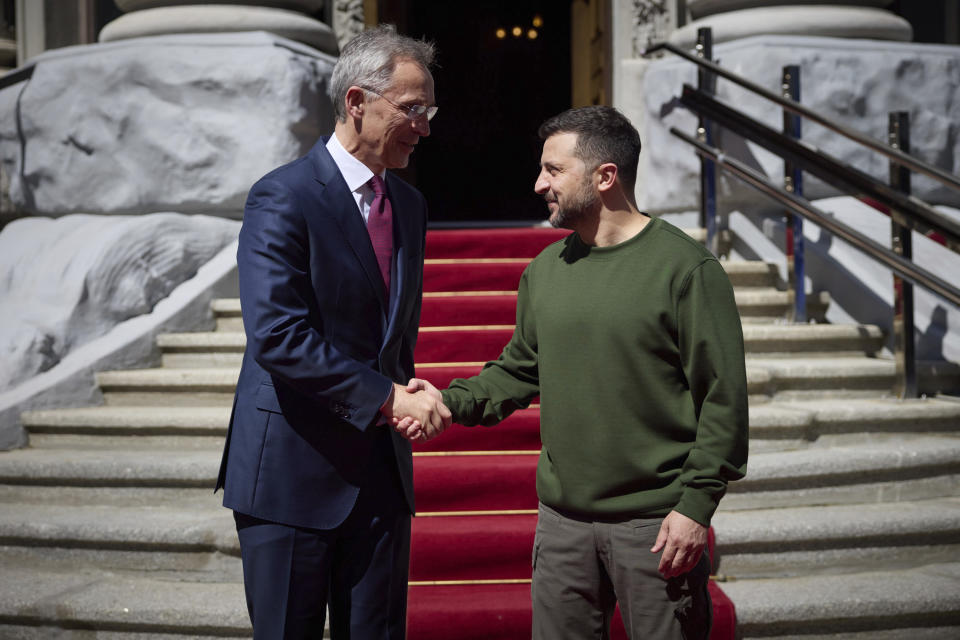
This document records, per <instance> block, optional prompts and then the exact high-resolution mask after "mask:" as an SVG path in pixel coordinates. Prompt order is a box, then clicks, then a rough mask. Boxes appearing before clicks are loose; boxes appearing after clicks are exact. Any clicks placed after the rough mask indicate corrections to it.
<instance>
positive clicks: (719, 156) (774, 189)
mask: <svg viewBox="0 0 960 640" xmlns="http://www.w3.org/2000/svg"><path fill="white" fill-rule="evenodd" d="M670 133H672V134H673V135H675V136H677V137H678V138H680V139H681V140H683V141H684V142H686V143H687V144H690V145H692V146H694V147H695V148H696V151H697V153H698V154H701V155H706V156H707V157H709V158H710V159H712V160H713V161H714V162H715V163H716V164H717V165H718V166H720V167H722V168H724V169H726V170H727V171H729V172H730V173H731V174H732V175H734V176H736V177H737V178H740V179H741V180H743V181H744V182H746V183H747V184H749V185H750V186H752V187H753V188H755V189H757V190H758V191H760V192H762V193H764V194H766V195H768V196H770V197H771V198H773V199H774V200H777V201H779V202H780V203H781V204H783V205H784V206H786V207H788V208H789V209H791V210H792V211H794V212H795V213H799V214H800V215H802V216H803V217H805V218H807V219H809V220H810V221H811V222H814V223H815V224H817V225H819V226H820V227H823V228H824V229H826V230H827V231H830V232H831V233H833V234H834V235H836V236H838V237H839V238H841V239H843V240H845V241H846V242H848V243H850V244H851V245H852V246H854V247H856V248H857V249H859V250H860V251H863V252H864V253H866V254H867V255H870V256H872V257H874V258H876V259H877V260H878V261H880V262H882V263H883V264H885V265H886V266H887V267H889V268H890V269H892V270H893V271H894V272H896V273H899V274H900V275H901V276H903V277H904V278H905V279H907V280H909V281H910V282H912V283H913V284H916V285H919V286H921V287H924V288H925V289H928V290H930V291H932V292H933V293H935V294H937V295H938V296H940V297H941V298H943V299H944V300H946V301H947V302H949V303H951V304H953V305H956V306H958V307H960V289H958V288H956V287H954V286H953V285H951V284H949V283H948V282H946V281H945V280H942V279H940V278H938V277H937V276H936V275H934V274H933V273H931V272H929V271H927V270H926V269H923V268H921V267H918V266H917V265H915V264H913V263H912V262H910V261H908V260H904V259H903V258H901V257H900V256H898V255H897V254H896V253H894V252H893V251H891V250H890V249H887V248H886V247H884V246H883V245H881V244H879V243H878V242H875V241H874V240H871V239H870V238H868V237H866V236H865V235H863V234H861V233H860V232H858V231H856V230H855V229H853V228H852V227H850V226H848V225H846V224H844V223H842V222H840V221H838V220H836V219H835V218H833V217H832V216H831V215H829V214H827V213H825V212H823V211H821V210H820V209H818V208H816V207H814V206H813V205H812V204H810V203H809V202H808V201H806V200H804V199H803V198H799V197H797V196H795V195H793V194H792V193H790V192H789V191H787V190H785V189H783V188H782V187H779V186H777V185H775V184H773V183H772V182H770V181H768V180H767V179H766V177H764V176H763V175H761V174H760V173H758V172H757V171H756V170H754V169H752V168H750V167H748V166H747V165H745V164H743V163H742V162H740V161H739V160H735V159H734V158H730V157H728V156H727V155H726V154H724V153H723V152H722V151H720V150H719V149H716V148H714V147H708V146H706V145H705V144H703V143H702V142H700V141H699V140H697V139H696V138H694V137H692V136H689V135H687V134H686V133H684V132H683V131H680V130H679V129H677V128H676V127H671V128H670Z"/></svg>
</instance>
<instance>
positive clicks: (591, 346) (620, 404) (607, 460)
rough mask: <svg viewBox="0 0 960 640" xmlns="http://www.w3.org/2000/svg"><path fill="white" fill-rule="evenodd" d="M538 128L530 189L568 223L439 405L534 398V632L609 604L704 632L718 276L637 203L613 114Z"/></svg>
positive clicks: (655, 624) (725, 294)
mask: <svg viewBox="0 0 960 640" xmlns="http://www.w3.org/2000/svg"><path fill="white" fill-rule="evenodd" d="M540 137H541V138H542V139H543V140H544V144H543V154H542V156H541V162H540V174H539V176H538V178H537V182H536V186H535V190H536V192H537V193H538V194H540V195H542V196H543V197H544V199H545V200H546V202H547V207H548V209H549V211H550V222H551V223H552V224H553V225H554V226H556V227H563V228H567V229H572V230H573V231H574V233H572V234H571V235H569V236H568V237H567V238H565V239H564V240H561V241H559V242H556V243H554V244H552V245H550V246H549V247H547V248H546V249H544V251H543V252H542V253H541V254H540V255H539V256H537V258H536V259H534V260H533V261H532V262H531V263H530V265H529V266H528V267H527V269H526V270H525V271H524V273H523V276H522V278H521V280H520V286H519V291H518V295H517V324H516V329H515V331H514V334H513V337H512V338H511V340H510V342H509V344H507V346H506V347H505V348H504V350H503V353H502V354H501V355H500V357H499V358H498V359H497V360H495V361H492V362H488V363H487V364H486V365H485V366H484V368H483V370H482V371H481V373H480V374H478V375H476V376H474V377H472V378H470V379H467V380H464V379H457V380H454V381H453V382H452V383H451V385H450V387H449V388H448V389H446V390H444V391H443V392H442V398H443V402H444V403H445V404H446V405H447V406H448V407H449V408H450V410H451V411H452V412H453V417H454V420H455V421H456V422H459V423H461V424H465V425H475V424H483V425H491V424H495V423H497V422H500V421H501V420H503V419H504V418H506V417H507V416H508V415H510V414H511V413H512V412H513V411H515V410H517V409H520V408H523V407H526V406H527V405H529V403H530V402H531V400H533V399H534V398H535V397H537V396H538V395H539V396H540V416H541V422H540V437H541V441H542V444H543V448H542V451H541V453H540V460H539V462H538V465H537V494H538V496H539V498H540V509H539V516H538V521H537V533H536V540H535V543H534V545H535V546H534V559H533V565H534V566H533V585H532V596H533V627H534V633H533V635H534V638H542V639H545V640H546V639H549V640H557V639H562V638H571V639H573V638H577V639H580V638H600V637H607V636H606V635H602V634H604V633H606V630H607V629H608V628H609V621H610V617H611V615H612V613H613V610H614V605H615V604H616V602H617V601H619V603H620V609H621V613H622V615H623V619H624V623H625V625H626V627H627V631H628V633H629V634H630V637H631V638H634V639H639V638H644V639H646V638H657V639H660V638H677V639H680V638H684V639H689V638H706V637H707V636H708V634H709V629H710V617H711V605H710V599H709V595H708V594H707V581H708V577H709V563H708V560H707V558H706V557H705V554H704V553H703V549H704V546H705V543H706V540H707V528H708V526H709V525H710V519H711V517H712V516H713V513H714V511H715V510H716V508H717V503H718V502H719V500H720V498H721V497H722V496H723V494H724V492H725V490H726V487H727V483H728V482H729V481H731V480H737V479H739V478H741V477H743V475H744V473H745V471H746V460H747V384H746V372H745V367H744V352H743V333H742V330H741V327H740V317H739V314H738V312H737V307H736V303H735V302H734V297H733V289H732V287H731V286H730V281H729V280H728V278H727V276H726V274H725V272H724V270H723V268H722V267H721V266H720V263H719V262H717V260H716V259H715V258H714V257H713V256H712V255H711V254H710V253H709V252H708V251H707V250H706V249H705V248H704V247H703V246H701V245H700V244H699V243H697V242H695V241H694V240H692V239H691V238H690V237H688V236H687V235H686V234H685V233H683V232H682V231H680V230H679V229H677V228H676V227H674V226H672V225H670V224H669V223H667V222H665V221H663V220H660V219H651V218H649V217H648V216H646V215H644V214H642V213H640V212H639V211H638V210H637V206H636V198H635V196H634V183H635V180H636V171H637V161H638V158H639V154H640V138H639V135H638V134H637V131H636V129H634V127H633V126H632V125H631V124H630V122H629V121H628V120H627V119H626V118H625V117H624V116H623V115H622V114H620V113H619V112H618V111H617V110H615V109H613V108H610V107H586V108H583V109H572V110H570V111H566V112H564V113H562V114H560V115H558V116H555V117H553V118H551V119H550V120H548V121H547V122H545V123H544V124H543V125H542V126H541V127H540ZM417 389H427V390H429V391H432V392H436V389H435V388H434V387H433V386H432V385H430V384H429V383H428V382H426V381H423V380H417V379H414V380H412V381H411V383H410V387H409V388H408V390H411V391H413V390H417ZM397 429H398V430H400V431H401V432H403V433H404V434H405V435H407V436H408V437H423V438H427V437H432V436H434V435H436V434H435V433H433V432H429V431H428V430H427V429H421V427H420V425H419V424H417V423H415V422H413V421H412V420H405V421H402V422H400V423H399V424H398V425H397Z"/></svg>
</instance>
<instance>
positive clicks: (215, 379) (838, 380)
mask: <svg viewBox="0 0 960 640" xmlns="http://www.w3.org/2000/svg"><path fill="white" fill-rule="evenodd" d="M919 368H920V374H921V387H922V388H925V389H927V390H931V389H930V387H931V386H935V385H936V384H939V385H940V386H943V387H947V388H950V389H956V388H960V367H957V366H956V365H946V364H942V363H936V364H933V365H925V364H923V363H921V367H919ZM894 373H895V369H894V363H893V361H892V360H888V359H880V358H867V357H863V356H854V355H843V356H840V357H828V356H827V355H823V356H821V357H814V356H810V355H807V356H806V357H803V358H800V357H779V358H778V357H769V356H764V357H751V358H748V359H747V382H748V386H749V389H748V391H749V393H750V394H751V396H770V397H774V396H776V397H781V396H782V397H783V398H803V397H809V396H810V395H811V392H816V394H820V395H823V394H826V395H832V396H836V397H855V396H870V397H875V396H876V395H877V392H878V391H879V392H882V391H885V390H887V389H890V388H891V387H892V385H893V380H894ZM932 373H936V376H931V374H932ZM238 376H239V369H238V368H236V367H216V368H159V369H135V370H128V371H106V372H102V373H98V374H97V383H98V384H99V386H100V389H101V391H102V392H103V395H104V402H105V404H107V405H110V406H136V405H151V406H156V405H162V406H170V407H190V406H218V407H223V406H231V404H232V401H233V391H234V388H235V386H236V382H237V377H238Z"/></svg>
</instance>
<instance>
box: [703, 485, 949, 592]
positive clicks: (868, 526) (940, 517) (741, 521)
mask: <svg viewBox="0 0 960 640" xmlns="http://www.w3.org/2000/svg"><path fill="white" fill-rule="evenodd" d="M720 509H721V510H720V511H719V512H718V513H717V514H716V515H715V516H714V519H713V522H712V524H713V528H714V531H715V533H716V540H717V548H718V549H719V550H720V556H721V557H720V568H719V571H720V573H721V574H723V575H724V576H726V577H728V578H735V579H743V578H757V577H785V576H795V575H803V574H816V573H841V572H845V571H847V572H849V571H854V572H855V571H860V570H862V568H863V567H864V566H870V567H873V568H875V569H881V568H882V569H900V568H911V567H915V566H917V565H918V564H931V563H934V562H942V561H945V560H946V561H948V562H949V561H951V560H956V559H957V558H960V555H958V551H960V498H957V497H953V496H950V497H943V498H937V499H931V500H917V501H907V502H889V503H876V504H859V505H834V506H823V505H821V506H815V507H793V508H781V509H756V510H750V511H730V510H727V509H724V506H723V503H721V508H720Z"/></svg>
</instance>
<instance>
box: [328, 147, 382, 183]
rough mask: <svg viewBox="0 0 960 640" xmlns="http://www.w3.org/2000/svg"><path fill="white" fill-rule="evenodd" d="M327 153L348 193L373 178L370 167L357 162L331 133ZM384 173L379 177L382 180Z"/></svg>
mask: <svg viewBox="0 0 960 640" xmlns="http://www.w3.org/2000/svg"><path fill="white" fill-rule="evenodd" d="M327 151H329V152H330V156H331V157H332V158H333V162H334V163H335V164H336V165H337V168H338V169H339V170H340V173H341V174H342V175H343V179H344V180H345V181H346V183H347V188H348V189H350V191H357V190H358V189H360V188H361V187H362V186H363V185H365V184H367V183H368V182H370V178H372V177H373V171H370V167H368V166H367V165H365V164H363V163H362V162H360V161H359V160H357V159H356V158H355V157H354V156H353V155H352V154H351V153H350V152H349V151H347V150H346V149H344V148H343V145H342V144H341V143H340V140H338V139H337V134H336V133H333V134H332V135H331V136H330V139H329V140H327ZM385 173H386V171H384V172H383V173H381V174H380V177H381V178H383V177H384V174H385Z"/></svg>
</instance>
